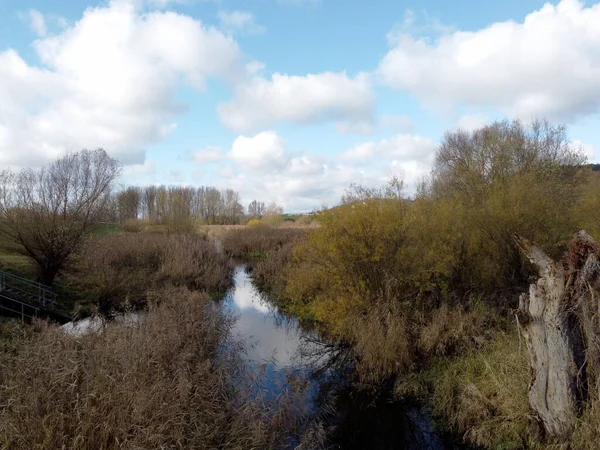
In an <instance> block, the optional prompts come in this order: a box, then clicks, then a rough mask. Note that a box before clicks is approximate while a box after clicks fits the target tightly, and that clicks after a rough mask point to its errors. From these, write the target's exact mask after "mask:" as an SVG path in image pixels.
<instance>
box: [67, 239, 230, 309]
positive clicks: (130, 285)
mask: <svg viewBox="0 0 600 450" xmlns="http://www.w3.org/2000/svg"><path fill="white" fill-rule="evenodd" d="M79 271H80V273H79V277H78V278H79V284H80V289H81V290H82V291H85V292H86V294H87V296H88V298H89V300H91V301H92V302H93V303H94V304H97V305H98V309H99V311H100V312H103V313H108V314H110V313H112V312H115V311H122V310H124V309H127V308H134V309H135V308H139V307H142V306H144V305H145V304H146V300H147V297H148V294H149V293H151V292H152V291H154V290H156V289H160V288H162V287H165V286H187V287H189V288H190V289H194V290H201V291H206V292H209V293H222V292H224V291H225V290H226V289H227V288H228V287H229V286H230V284H231V280H232V274H233V266H232V265H231V263H230V261H229V259H228V258H227V257H226V256H225V255H223V254H221V253H219V252H218V251H217V249H216V247H215V246H214V244H213V243H212V242H210V241H206V240H203V239H201V238H200V237H198V236H196V235H183V234H180V235H175V234H172V235H167V234H162V233H134V234H115V235H110V236H107V237H104V238H100V239H94V240H92V241H91V242H89V243H88V246H87V247H86V249H85V252H84V254H83V257H82V259H81V262H80V269H79Z"/></svg>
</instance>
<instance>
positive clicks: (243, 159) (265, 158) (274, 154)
mask: <svg viewBox="0 0 600 450" xmlns="http://www.w3.org/2000/svg"><path fill="white" fill-rule="evenodd" d="M285 146H286V144H285V141H284V140H283V138H281V137H280V136H278V135H277V133H275V132H274V131H263V132H262V133H258V134H257V135H256V136H254V137H246V136H240V137H238V138H237V139H236V140H235V141H234V143H233V146H232V147H231V152H229V157H230V158H231V159H232V160H234V161H235V162H236V163H237V164H239V165H240V166H242V167H244V168H246V169H249V170H254V171H260V172H262V173H264V172H271V171H277V170H279V169H282V168H283V167H285V166H286V165H287V163H288V161H289V157H288V155H287V154H286V149H285Z"/></svg>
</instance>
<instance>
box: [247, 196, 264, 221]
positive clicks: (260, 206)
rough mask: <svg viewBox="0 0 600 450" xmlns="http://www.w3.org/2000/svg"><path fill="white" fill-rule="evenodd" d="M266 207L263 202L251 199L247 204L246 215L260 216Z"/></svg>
mask: <svg viewBox="0 0 600 450" xmlns="http://www.w3.org/2000/svg"><path fill="white" fill-rule="evenodd" d="M266 209H267V208H266V207H265V204H264V202H259V201H256V200H252V201H251V202H250V204H249V205H248V215H249V216H251V217H262V216H263V215H264V214H265V210H266Z"/></svg>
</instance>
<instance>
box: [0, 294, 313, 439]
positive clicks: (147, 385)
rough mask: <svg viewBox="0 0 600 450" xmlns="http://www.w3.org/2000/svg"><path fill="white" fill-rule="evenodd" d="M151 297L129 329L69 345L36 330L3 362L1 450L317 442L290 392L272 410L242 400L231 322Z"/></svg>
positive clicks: (113, 326) (258, 400)
mask: <svg viewBox="0 0 600 450" xmlns="http://www.w3.org/2000/svg"><path fill="white" fill-rule="evenodd" d="M154 297H155V299H156V300H157V301H156V302H151V303H150V307H149V312H148V313H147V314H145V315H143V316H141V317H140V320H139V321H138V322H137V323H134V324H124V323H117V322H113V323H109V324H108V325H106V327H105V328H104V329H103V330H102V331H101V332H99V333H89V334H86V335H83V336H81V337H78V338H75V337H72V336H69V335H67V334H66V333H65V332H63V331H62V330H61V329H59V328H57V327H55V326H49V325H46V324H43V323H38V324H37V326H36V329H35V330H33V329H29V330H28V331H27V332H23V333H25V335H24V336H21V337H20V339H18V340H17V342H16V343H14V342H13V345H11V349H10V351H3V352H2V354H1V357H2V358H1V367H0V368H1V371H0V404H1V405H2V408H0V447H2V448H6V449H24V450H32V449H50V448H63V449H99V448H102V449H140V448H170V449H186V448H198V449H209V448H210V449H219V448H222V449H225V448H227V449H235V448H237V449H268V448H281V446H284V447H285V444H286V442H287V441H286V440H287V439H288V438H289V437H290V436H293V435H294V434H295V433H296V432H298V431H300V430H303V431H304V432H305V433H304V434H305V439H309V438H310V439H312V438H316V437H318V435H319V433H318V429H316V428H315V429H314V430H313V431H312V432H306V431H307V428H306V427H307V425H308V424H307V423H304V422H303V421H302V419H298V417H299V415H300V416H301V413H302V412H303V409H302V408H303V406H302V403H301V401H300V399H301V398H302V397H301V395H300V394H301V392H300V391H293V389H296V388H291V389H292V391H288V392H283V393H282V394H281V395H280V396H279V397H278V398H277V400H275V401H269V400H266V399H265V398H263V397H262V396H261V395H260V391H257V392H258V393H257V394H254V395H253V394H252V393H251V392H252V391H253V389H251V388H252V383H251V381H249V380H251V379H252V377H251V376H250V375H249V373H248V372H247V368H245V366H244V365H243V363H242V362H241V360H240V358H239V349H238V345H237V344H236V343H235V342H232V341H231V339H230V337H229V329H230V327H231V323H232V322H231V318H229V317H227V316H224V315H223V313H222V312H221V311H220V310H219V309H218V307H216V306H215V304H213V303H212V302H210V301H209V299H208V297H207V296H206V295H205V294H202V293H195V292H191V291H189V290H187V288H185V287H179V288H168V289H165V290H162V291H159V292H157V293H156V294H155V296H154ZM224 350H226V351H225V352H224ZM298 386H300V384H298ZM297 389H300V388H297ZM254 391H256V389H254ZM306 445H307V446H308V448H316V446H317V445H318V442H317V441H312V442H310V443H308V442H307V443H306Z"/></svg>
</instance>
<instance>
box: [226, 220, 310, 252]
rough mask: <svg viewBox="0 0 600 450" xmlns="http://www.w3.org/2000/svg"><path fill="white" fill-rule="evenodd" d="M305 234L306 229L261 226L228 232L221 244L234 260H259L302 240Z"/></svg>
mask: <svg viewBox="0 0 600 450" xmlns="http://www.w3.org/2000/svg"><path fill="white" fill-rule="evenodd" d="M306 233H307V229H303V228H283V227H270V226H267V225H262V224H261V225H257V226H252V227H244V228H237V229H231V230H228V231H227V232H226V233H225V234H224V235H223V237H222V239H221V242H222V244H223V248H224V249H225V251H226V252H227V254H229V255H231V256H233V257H235V258H247V257H250V258H252V257H259V258H260V257H264V256H266V255H267V253H268V252H270V251H275V250H278V249H280V248H282V247H283V246H284V245H286V244H288V243H289V242H292V241H295V240H297V239H300V238H302V237H303V236H304V235H305V234H306Z"/></svg>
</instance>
